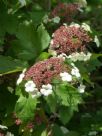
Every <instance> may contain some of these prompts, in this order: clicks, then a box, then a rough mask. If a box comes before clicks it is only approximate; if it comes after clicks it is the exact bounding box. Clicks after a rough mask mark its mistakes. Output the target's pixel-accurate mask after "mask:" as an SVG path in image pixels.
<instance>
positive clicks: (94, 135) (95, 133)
mask: <svg viewBox="0 0 102 136" xmlns="http://www.w3.org/2000/svg"><path fill="white" fill-rule="evenodd" d="M88 135H89V136H96V135H97V131H90V132H89V134H88Z"/></svg>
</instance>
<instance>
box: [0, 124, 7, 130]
mask: <svg viewBox="0 0 102 136" xmlns="http://www.w3.org/2000/svg"><path fill="white" fill-rule="evenodd" d="M0 129H8V127H7V126H3V125H0Z"/></svg>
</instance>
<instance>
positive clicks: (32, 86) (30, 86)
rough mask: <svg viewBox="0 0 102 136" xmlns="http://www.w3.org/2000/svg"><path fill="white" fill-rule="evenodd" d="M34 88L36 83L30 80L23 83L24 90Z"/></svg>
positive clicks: (29, 90) (27, 90)
mask: <svg viewBox="0 0 102 136" xmlns="http://www.w3.org/2000/svg"><path fill="white" fill-rule="evenodd" d="M35 88H36V84H35V83H34V82H33V81H32V80H30V81H28V82H27V83H26V84H25V91H26V92H33V91H34V90H35Z"/></svg>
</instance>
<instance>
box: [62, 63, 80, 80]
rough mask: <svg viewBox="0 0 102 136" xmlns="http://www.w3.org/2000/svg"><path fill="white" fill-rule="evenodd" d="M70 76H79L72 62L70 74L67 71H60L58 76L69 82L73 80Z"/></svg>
mask: <svg viewBox="0 0 102 136" xmlns="http://www.w3.org/2000/svg"><path fill="white" fill-rule="evenodd" d="M72 76H75V77H77V78H80V77H81V75H80V72H79V69H78V68H77V67H75V65H74V64H73V68H72V70H71V74H69V73H67V72H63V73H60V77H61V79H62V81H67V82H71V81H72V80H73V78H72Z"/></svg>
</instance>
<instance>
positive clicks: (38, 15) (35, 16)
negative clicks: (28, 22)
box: [30, 10, 46, 25]
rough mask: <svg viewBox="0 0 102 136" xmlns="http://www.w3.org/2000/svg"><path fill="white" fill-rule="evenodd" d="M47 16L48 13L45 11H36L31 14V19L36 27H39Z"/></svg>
mask: <svg viewBox="0 0 102 136" xmlns="http://www.w3.org/2000/svg"><path fill="white" fill-rule="evenodd" d="M45 14H46V12H45V11H44V10H34V11H33V12H30V16H31V19H32V20H33V22H34V24H35V25H39V24H40V23H41V22H42V19H43V17H44V15H45Z"/></svg>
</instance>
